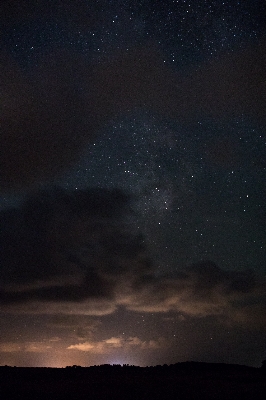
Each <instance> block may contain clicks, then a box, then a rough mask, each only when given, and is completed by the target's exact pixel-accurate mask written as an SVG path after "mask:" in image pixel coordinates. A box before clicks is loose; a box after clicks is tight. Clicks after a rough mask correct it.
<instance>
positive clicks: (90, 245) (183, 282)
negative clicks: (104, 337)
mask: <svg viewBox="0 0 266 400" xmlns="http://www.w3.org/2000/svg"><path fill="white" fill-rule="evenodd" d="M131 217H132V206H131V199H130V197H129V196H127V195H126V194H125V193H123V192H122V191H120V190H107V189H88V190H84V191H75V192H70V191H64V190H61V189H60V190H59V189H53V190H51V191H48V192H40V193H38V194H37V195H35V196H32V197H29V198H28V200H27V201H25V203H23V204H22V205H21V207H20V208H17V209H10V210H5V211H2V212H1V214H0V221H1V227H2V229H1V235H0V244H1V260H0V261H1V263H0V265H1V278H0V306H1V311H4V312H11V313H26V314H30V313H35V314H56V313H60V314H77V315H78V314H82V315H96V316H97V315H106V314H111V313H113V312H114V311H115V310H116V309H117V307H125V308H126V309H128V310H132V311H136V312H148V313H149V312H153V313H154V312H159V313H166V312H176V313H182V315H187V316H191V317H206V316H215V317H217V318H219V319H220V320H221V321H223V322H225V323H232V322H234V323H240V324H253V326H261V327H265V326H266V323H265V322H266V312H265V309H266V308H265V304H266V296H265V293H266V291H265V289H266V282H265V279H263V278H260V279H259V278H258V277H256V276H255V274H253V272H252V271H238V270H235V271H226V270H222V269H221V268H219V267H218V266H217V265H215V264H214V263H213V262H211V261H205V262H200V263H198V264H194V265H192V266H188V267H187V268H186V269H183V270H182V271H179V272H176V273H174V274H172V275H161V276H160V277H158V276H157V275H156V274H155V268H154V267H155V263H154V262H153V261H152V260H151V259H150V258H149V254H148V249H147V248H146V246H145V242H144V238H143V237H142V236H141V235H139V233H138V232H137V230H136V228H135V227H134V224H133V223H132V218H131Z"/></svg>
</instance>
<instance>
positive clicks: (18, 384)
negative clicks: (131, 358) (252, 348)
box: [0, 362, 266, 400]
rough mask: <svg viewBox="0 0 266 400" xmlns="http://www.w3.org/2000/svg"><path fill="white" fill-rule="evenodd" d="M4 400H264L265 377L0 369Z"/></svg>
mask: <svg viewBox="0 0 266 400" xmlns="http://www.w3.org/2000/svg"><path fill="white" fill-rule="evenodd" d="M0 398H1V400H6V399H8V400H9V399H10V400H12V399H27V400H28V399H34V400H43V399H49V400H50V399H51V400H53V399H56V400H57V399H58V400H59V399H60V400H61V399H62V400H63V399H64V400H68V399H69V400H70V399H78V400H82V399H86V400H89V399H97V400H102V399H112V400H120V399H123V400H124V399H132V400H133V399H136V400H139V399H151V400H152V399H163V400H168V399H176V400H183V399H184V400H192V399H193V400H194V399H195V400H196V399H197V400H210V399H215V400H224V399H226V400H232V399H241V400H251V399H252V400H253V399H254V400H262V399H266V371H265V370H264V369H262V368H252V367H245V366H239V365H229V364H205V363H193V362H187V363H178V364H174V365H170V366H157V367H147V368H140V367H134V366H123V367H121V366H120V365H118V366H109V365H103V366H97V367H89V368H82V367H75V366H73V367H67V368H62V369H55V368H16V367H0Z"/></svg>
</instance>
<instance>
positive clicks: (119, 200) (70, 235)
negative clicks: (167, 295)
mask: <svg viewBox="0 0 266 400" xmlns="http://www.w3.org/2000/svg"><path fill="white" fill-rule="evenodd" d="M129 216H130V202H129V197H128V196H127V195H125V194H124V193H123V192H121V191H119V190H104V189H95V190H93V189H90V190H84V191H75V192H73V193H71V192H66V191H63V190H59V189H56V190H53V191H50V192H41V193H39V194H38V195H36V196H33V197H31V198H29V199H28V200H27V201H26V202H25V203H24V204H23V205H22V207H21V208H20V209H16V210H15V209H12V210H8V211H3V212H2V213H1V215H0V219H1V226H2V230H1V249H2V251H1V280H0V281H1V292H0V299H1V303H2V304H16V303H27V302H30V303H32V302H34V301H36V302H40V301H47V302H82V301H83V300H86V299H96V300H99V301H102V300H103V301H105V300H106V301H107V300H108V301H111V302H112V301H113V299H114V298H115V292H116V287H117V286H118V285H119V284H120V283H121V279H125V276H127V275H128V274H129V275H132V276H133V275H134V274H136V275H139V274H141V273H143V272H142V271H143V270H146V269H147V268H148V267H149V263H148V262H147V261H146V259H145V247H144V244H143V240H142V237H141V236H139V235H137V234H136V233H135V232H134V230H133V226H132V224H130V223H129Z"/></svg>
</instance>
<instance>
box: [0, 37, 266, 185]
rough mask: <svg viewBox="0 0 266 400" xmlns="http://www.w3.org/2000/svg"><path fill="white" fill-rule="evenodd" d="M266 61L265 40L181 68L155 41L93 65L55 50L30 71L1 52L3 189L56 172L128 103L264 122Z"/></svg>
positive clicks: (189, 116) (175, 113)
mask: <svg viewBox="0 0 266 400" xmlns="http://www.w3.org/2000/svg"><path fill="white" fill-rule="evenodd" d="M265 65H266V62H265V42H263V41H262V42H261V43H260V44H259V45H256V46H254V47H251V46H250V47H247V48H246V49H243V50H241V51H240V50H239V51H236V52H235V53H234V54H232V55H224V56H220V57H218V58H217V59H215V60H213V61H212V62H209V63H207V64H206V65H203V66H202V67H201V68H198V70H191V71H188V72H187V73H186V74H184V73H178V72H177V71H174V70H172V69H171V68H169V66H166V63H164V62H163V56H162V54H160V52H159V51H158V49H157V48H156V47H155V46H154V45H153V44H152V43H148V44H146V45H145V46H142V47H139V48H135V49H133V50H130V51H128V52H113V54H110V55H109V56H108V57H106V58H105V59H101V61H97V62H94V64H93V63H88V62H87V61H85V59H84V58H83V57H82V56H79V55H77V54H74V53H72V52H71V53H68V52H63V51H54V52H53V53H51V54H46V55H45V57H43V59H42V60H41V59H40V60H39V61H38V66H37V67H35V68H33V69H32V71H31V72H29V71H28V72H25V71H22V70H21V68H20V67H19V66H18V65H16V63H15V62H14V60H12V59H11V58H10V56H7V55H4V54H1V68H0V80H1V84H2V94H1V119H0V123H1V139H0V171H1V172H0V182H1V188H2V190H8V189H14V188H19V187H25V186H28V185H30V184H32V183H36V182H39V181H40V180H49V179H51V178H53V177H54V176H56V175H57V174H59V173H61V172H62V171H63V170H64V169H65V168H66V167H67V166H69V165H70V164H71V163H72V162H74V161H75V160H76V159H77V156H78V155H79V154H80V152H81V151H82V149H83V148H84V145H86V143H88V142H89V141H91V140H93V138H94V137H95V135H96V134H98V133H99V131H100V129H101V127H103V126H104V124H106V123H107V122H108V121H110V120H112V118H115V117H117V116H119V115H121V114H122V115H123V113H125V112H127V111H128V110H130V109H134V108H140V107H144V108H146V109H150V110H152V111H153V112H155V113H157V114H159V115H163V116H167V117H171V118H175V119H180V120H186V121H191V120H195V118H198V117H199V116H200V117H202V116H211V117H215V118H217V117H218V118H224V117H228V116H235V115H242V114H243V113H246V114H247V115H251V116H254V117H256V118H258V119H259V120H260V121H264V122H265V113H264V110H265V106H266V104H265V102H266V87H265ZM218 156H219V155H218ZM222 157H223V155H222Z"/></svg>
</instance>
